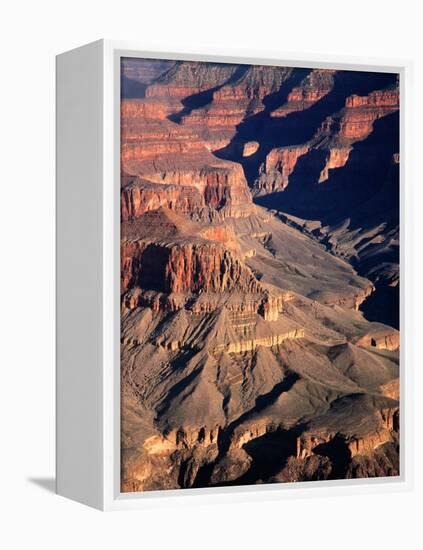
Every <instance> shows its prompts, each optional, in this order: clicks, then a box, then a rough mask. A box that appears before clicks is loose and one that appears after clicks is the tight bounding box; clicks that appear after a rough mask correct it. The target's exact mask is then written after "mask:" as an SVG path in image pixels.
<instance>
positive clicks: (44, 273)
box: [0, 0, 423, 550]
mask: <svg viewBox="0 0 423 550" xmlns="http://www.w3.org/2000/svg"><path fill="white" fill-rule="evenodd" d="M417 6H419V3H418V2H415V1H411V0H410V1H408V0H402V2H398V1H395V2H394V1H390V0H384V1H373V2H371V1H369V0H364V1H362V0H355V1H354V2H341V1H340V0H335V1H333V2H331V1H324V0H312V1H308V0H307V1H306V0H302V1H301V2H283V1H282V0H277V1H275V2H272V1H266V0H255V1H253V2H252V1H249V0H242V1H239V2H237V1H232V2H231V1H230V0H213V1H210V2H201V0H197V1H185V0H179V1H178V0H173V1H172V0H160V1H156V2H153V1H150V2H145V3H143V2H142V0H135V1H132V0H119V1H116V2H111V1H108V2H106V1H99V0H91V1H87V0H67V1H57V0H56V1H47V0H38V1H30V0H28V1H19V0H15V1H14V2H8V3H7V4H5V3H4V4H3V5H2V10H1V11H2V13H1V18H0V27H1V28H0V40H1V46H2V47H1V49H0V56H1V64H0V67H1V83H0V93H1V101H0V109H1V114H0V130H1V138H0V139H1V149H0V150H1V152H2V154H1V164H0V174H1V180H0V189H1V200H0V206H1V214H0V223H1V230H0V237H1V252H2V256H1V258H2V261H1V269H0V277H1V285H0V289H1V301H0V308H1V327H0V329H1V330H0V335H1V336H0V338H1V340H0V341H1V345H0V373H1V378H2V383H1V397H0V422H1V442H2V444H1V451H0V463H1V466H0V468H1V469H0V475H1V478H0V479H1V481H0V508H1V512H0V514H1V515H0V524H1V527H0V546H1V547H2V548H5V549H7V550H9V549H14V548H37V549H38V548H42V549H45V550H47V549H52V548H60V549H64V550H66V549H68V548H69V549H70V548H72V549H75V548H78V549H85V548H87V549H88V548H106V549H108V548H120V549H123V548H134V547H136V546H141V545H142V546H143V547H144V548H153V547H157V548H166V547H172V548H199V547H203V548H216V547H220V548H222V549H223V548H230V547H233V548H247V549H248V548H257V547H259V548H263V549H264V548H278V547H288V546H291V545H292V546H293V547H295V548H299V549H301V548H315V549H316V550H318V549H320V548H325V549H331V548H343V549H345V550H348V549H350V548H357V547H361V548H365V549H367V548H376V547H383V548H384V549H385V550H388V549H391V548H392V549H399V548H401V547H403V548H410V549H411V548H413V549H414V548H418V547H419V545H420V544H421V540H422V535H421V525H420V524H421V517H422V516H421V509H422V507H421V506H422V495H423V488H422V467H421V456H422V452H421V451H422V438H421V437H420V439H419V432H420V430H421V426H420V419H421V417H422V404H421V403H422V398H421V392H422V385H421V382H422V375H421V370H422V368H421V367H422V366H421V365H420V361H419V359H420V356H419V355H417V353H416V354H415V359H416V361H415V369H416V376H415V382H416V402H417V403H416V445H415V451H416V466H417V472H416V482H415V489H414V491H413V492H411V493H403V494H399V495H398V494H396V495H393V494H385V495H383V496H365V497H364V496H362V497H357V496H354V497H331V498H324V499H323V498H310V499H307V500H304V499H301V500H298V499H294V500H292V501H286V500H285V501H281V502H269V503H266V502H264V503H260V504H251V503H245V504H242V505H237V506H233V505H224V506H204V507H198V506H194V507H187V508H185V507H181V506H179V507H178V508H167V509H162V510H152V511H147V512H145V511H144V512H125V513H115V514H101V513H100V512H97V511H94V510H91V509H88V508H85V507H83V506H81V505H78V504H76V503H73V502H70V501H66V500H65V499H62V498H60V497H57V496H55V495H54V494H52V492H51V491H49V490H46V488H45V486H47V487H48V486H50V487H51V484H52V482H51V481H49V480H51V478H52V477H53V475H54V63H55V60H54V56H55V54H57V53H59V52H61V51H64V50H67V49H70V48H73V47H75V46H78V45H81V44H83V43H86V42H90V41H93V40H95V39H97V38H101V37H106V38H115V39H128V40H135V41H140V40H141V41H143V42H145V43H148V42H151V43H153V45H154V44H158V45H160V42H161V40H164V41H165V42H166V44H169V43H172V42H174V44H175V47H176V46H180V47H181V46H185V45H187V44H189V45H190V47H191V49H195V47H196V46H200V45H201V46H207V45H210V46H213V45H219V47H225V46H231V47H239V48H242V47H246V48H252V47H255V48H257V55H258V56H259V55H260V50H279V51H280V52H281V57H282V56H283V54H284V53H289V52H295V51H297V52H313V53H322V54H337V55H342V54H345V55H363V56H384V57H388V58H389V57H403V58H409V59H413V60H414V62H415V86H414V96H415V102H414V111H413V112H414V113H415V121H414V129H413V143H410V144H409V146H410V149H413V150H414V155H415V158H414V165H415V169H414V175H415V178H414V188H415V192H414V205H415V214H416V215H415V221H416V222H418V221H419V214H418V210H420V208H421V205H422V204H423V203H422V186H423V181H421V177H420V176H421V172H422V170H421V167H420V165H419V164H418V163H419V162H420V158H421V156H422V153H421V151H422V139H421V135H419V134H420V131H421V122H422V107H421V104H422V100H421V93H422V90H423V82H422V72H423V66H422V65H423V62H422V58H421V52H419V51H418V49H419V47H421V45H422V42H421V34H422V31H421V17H419V14H418V7H417ZM406 185H407V186H409V185H411V178H410V179H408V180H407V182H406ZM416 231H417V223H416ZM418 240H419V239H418V235H417V233H416V238H415V265H414V268H415V283H416V285H415V292H416V294H415V298H416V302H417V300H421V292H420V290H419V289H418V286H419V284H420V281H419V279H420V273H421V270H420V268H421V267H422V265H421V259H422V258H421V254H420V252H419V246H418ZM420 247H421V245H420ZM418 310H419V307H418V304H417V303H415V312H414V318H415V322H416V325H415V328H414V332H413V334H414V336H415V338H414V341H413V346H414V347H415V348H416V350H417V346H418V344H419V340H420V339H421V338H422V337H421V328H422V324H421V317H420V315H419V314H418ZM34 480H35V481H34ZM43 485H44V488H43ZM3 539H4V540H3ZM406 540H407V541H408V542H407V543H406V542H405V541H406Z"/></svg>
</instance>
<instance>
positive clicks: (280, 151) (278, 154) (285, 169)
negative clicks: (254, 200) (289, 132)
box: [255, 144, 310, 195]
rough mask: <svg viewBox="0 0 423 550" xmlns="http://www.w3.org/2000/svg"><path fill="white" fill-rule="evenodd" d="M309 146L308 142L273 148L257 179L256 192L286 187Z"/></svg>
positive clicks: (258, 193) (260, 192) (262, 192)
mask: <svg viewBox="0 0 423 550" xmlns="http://www.w3.org/2000/svg"><path fill="white" fill-rule="evenodd" d="M309 148H310V147H309V146H308V145H307V144H306V145H300V146H293V147H280V148H277V149H272V150H271V151H270V153H269V154H268V155H267V156H266V162H265V165H264V167H263V171H262V174H261V175H260V176H259V178H258V180H257V181H256V184H255V194H257V195H260V194H264V193H273V192H274V191H280V190H282V189H285V187H286V186H287V185H288V182H289V176H290V175H291V174H292V172H293V171H294V169H295V166H296V164H297V161H298V159H299V158H300V157H301V156H302V155H305V154H306V153H307V152H308V151H309Z"/></svg>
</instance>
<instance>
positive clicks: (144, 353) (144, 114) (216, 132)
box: [121, 59, 399, 492]
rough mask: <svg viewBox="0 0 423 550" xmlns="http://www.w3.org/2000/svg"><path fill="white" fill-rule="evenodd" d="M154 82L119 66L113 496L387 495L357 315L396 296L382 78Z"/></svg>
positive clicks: (376, 369)
mask: <svg viewBox="0 0 423 550" xmlns="http://www.w3.org/2000/svg"><path fill="white" fill-rule="evenodd" d="M156 63H158V64H157V65H156V64H155V62H154V61H151V60H150V61H146V60H132V61H131V60H128V59H127V60H125V63H124V66H123V81H122V82H123V87H122V89H123V99H122V105H121V136H122V148H121V169H122V178H121V182H122V185H121V220H122V225H121V341H122V344H121V397H122V423H121V447H122V482H121V488H122V491H125V492H130V491H147V490H156V489H175V488H184V487H204V486H216V485H237V484H240V485H242V484H250V483H262V482H266V483H270V482H287V481H308V480H317V479H337V478H353V477H374V476H392V475H398V474H399V458H398V457H399V451H398V441H399V402H398V399H399V378H398V376H399V369H398V361H399V333H398V331H397V330H396V329H395V328H393V327H392V326H390V324H389V323H388V324H385V323H383V322H381V320H380V319H378V320H374V321H373V322H371V321H370V320H368V318H366V315H363V312H362V310H365V309H366V305H367V304H370V303H371V301H372V300H376V302H377V297H378V296H379V295H381V296H382V299H383V296H385V295H384V294H380V293H381V292H382V291H383V292H387V290H386V289H387V288H388V289H391V290H392V291H393V290H395V289H396V290H397V288H398V261H397V260H396V259H395V257H396V256H395V251H396V250H397V247H398V212H397V207H398V205H397V203H395V202H390V201H393V200H394V199H393V198H392V197H394V195H395V192H397V191H395V189H396V187H395V186H398V178H397V174H398V172H397V171H398V163H399V154H398V147H397V143H396V139H395V136H396V134H395V132H397V131H398V130H397V127H396V126H395V120H396V119H395V116H397V114H398V105H399V96H398V83H397V80H396V76H395V75H382V74H381V75H379V74H377V73H354V72H348V71H334V70H326V69H325V70H319V69H313V70H308V69H292V68H284V67H276V68H272V67H253V66H248V65H231V64H215V63H196V62H156ZM375 157H376V160H377V162H376V160H375ZM381 171H382V172H383V174H382V175H381V173H382V172H381ZM253 197H254V201H253ZM390 197H391V198H390ZM358 199H359V201H360V202H357V200H358ZM352 208H353V210H352V211H351V209H352ZM307 209H308V210H307ZM376 212H377V213H376ZM301 214H304V215H303V216H302V215H301ZM384 301H385V303H386V299H385V300H384ZM370 317H371V315H369V318H370Z"/></svg>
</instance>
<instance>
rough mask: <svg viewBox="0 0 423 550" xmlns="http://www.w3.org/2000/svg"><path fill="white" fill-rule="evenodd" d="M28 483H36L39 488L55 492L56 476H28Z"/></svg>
mask: <svg viewBox="0 0 423 550" xmlns="http://www.w3.org/2000/svg"><path fill="white" fill-rule="evenodd" d="M27 479H28V481H29V482H30V483H33V484H34V485H38V487H41V489H44V490H45V491H48V492H49V493H54V494H56V478H55V477H29V478H27Z"/></svg>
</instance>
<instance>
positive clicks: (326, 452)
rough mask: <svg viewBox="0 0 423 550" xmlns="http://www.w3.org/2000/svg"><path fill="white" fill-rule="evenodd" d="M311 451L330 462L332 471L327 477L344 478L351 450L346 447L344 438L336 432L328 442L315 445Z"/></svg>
mask: <svg viewBox="0 0 423 550" xmlns="http://www.w3.org/2000/svg"><path fill="white" fill-rule="evenodd" d="M313 453H314V454H316V455H320V456H326V457H328V458H329V460H330V461H331V463H332V472H331V475H330V476H329V479H345V476H346V472H347V468H348V465H349V463H350V461H351V452H350V450H349V449H348V446H347V444H346V441H345V438H344V437H342V436H341V435H339V434H337V435H336V436H335V437H334V438H333V439H332V440H331V441H329V442H328V443H322V444H320V445H317V447H315V448H314V449H313Z"/></svg>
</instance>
